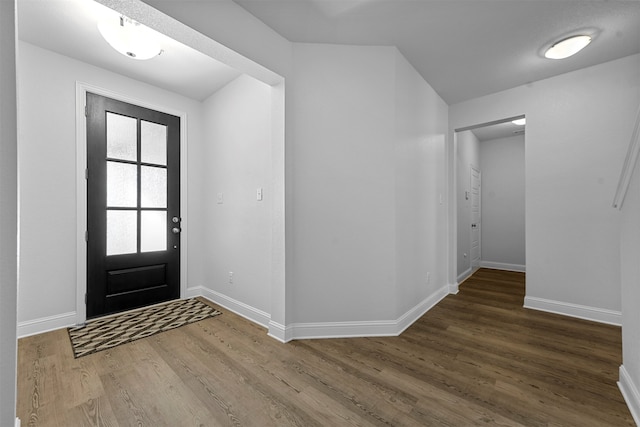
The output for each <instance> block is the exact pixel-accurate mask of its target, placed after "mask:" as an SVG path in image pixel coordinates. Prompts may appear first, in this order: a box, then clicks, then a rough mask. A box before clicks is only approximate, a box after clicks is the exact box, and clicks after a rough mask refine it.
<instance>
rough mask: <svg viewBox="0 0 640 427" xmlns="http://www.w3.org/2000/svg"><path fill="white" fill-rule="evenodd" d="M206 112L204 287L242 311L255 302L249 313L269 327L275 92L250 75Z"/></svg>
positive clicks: (206, 106)
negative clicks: (260, 197)
mask: <svg viewBox="0 0 640 427" xmlns="http://www.w3.org/2000/svg"><path fill="white" fill-rule="evenodd" d="M203 109H204V112H203V118H204V122H205V126H204V135H205V141H204V145H205V146H204V155H203V157H202V159H200V161H201V162H202V165H203V168H204V175H203V179H202V194H201V197H202V199H203V207H204V229H203V231H204V236H203V237H204V242H205V244H204V253H203V261H204V265H203V268H204V281H203V282H202V285H203V286H204V287H205V288H206V289H207V290H210V291H214V292H215V293H216V294H214V295H213V298H214V299H216V300H218V301H220V302H226V303H227V304H229V305H231V307H232V308H233V309H235V310H237V311H240V312H242V310H243V308H242V307H237V306H236V305H234V302H236V303H241V304H243V305H248V306H249V307H251V309H252V310H251V311H250V312H249V313H245V315H247V316H251V315H252V314H254V316H251V318H252V319H254V320H256V321H259V322H261V323H263V324H264V323H265V321H264V320H265V319H264V318H261V317H260V315H262V316H263V317H265V318H266V319H267V320H268V316H269V313H270V311H271V307H270V305H271V280H272V272H271V221H272V197H273V191H272V190H273V187H272V182H271V176H272V171H271V87H270V86H267V85H265V84H264V83H262V82H259V81H257V80H255V79H253V78H251V77H248V76H246V75H243V76H240V77H239V78H237V79H236V80H234V81H233V82H231V83H229V84H228V85H227V86H225V87H224V88H222V89H221V90H220V91H218V92H216V93H215V94H213V95H212V96H211V97H210V98H209V99H207V100H206V101H205V102H204V104H203ZM258 188H262V189H263V200H262V201H258V200H257V197H256V195H257V189H258ZM218 193H222V194H223V199H222V203H221V204H220V203H218V200H217V195H218ZM229 272H233V283H232V284H231V283H229ZM205 295H207V294H206V291H205ZM245 308H247V307H245ZM256 311H257V313H256ZM260 312H262V314H261V313H260ZM256 314H257V316H256Z"/></svg>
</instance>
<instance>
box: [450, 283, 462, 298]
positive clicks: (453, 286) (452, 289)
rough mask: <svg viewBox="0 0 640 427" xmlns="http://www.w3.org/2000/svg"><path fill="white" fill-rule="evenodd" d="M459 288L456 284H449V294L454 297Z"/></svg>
mask: <svg viewBox="0 0 640 427" xmlns="http://www.w3.org/2000/svg"><path fill="white" fill-rule="evenodd" d="M459 287H460V285H459V283H458V282H456V283H451V284H449V293H450V294H453V295H456V294H457V293H458V291H459Z"/></svg>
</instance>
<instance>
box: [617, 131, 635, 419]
mask: <svg viewBox="0 0 640 427" xmlns="http://www.w3.org/2000/svg"><path fill="white" fill-rule="evenodd" d="M627 129H628V131H629V136H631V129H632V128H631V126H629V127H628V128H627ZM620 168H622V163H621V164H620ZM638 218H640V165H638V164H636V167H635V172H634V174H633V176H632V178H631V183H630V185H629V189H628V191H627V197H626V198H625V200H624V204H623V206H622V224H621V226H620V242H621V245H620V255H621V258H622V259H621V280H622V364H623V366H624V368H625V370H626V371H627V374H628V375H629V377H630V379H631V381H632V387H635V390H636V392H637V391H640V262H638V261H639V260H640V226H638ZM626 397H627V398H628V399H635V401H632V402H628V403H629V404H630V405H629V406H630V407H635V408H637V409H640V398H639V397H640V396H638V395H635V396H634V395H633V394H630V395H629V396H626ZM636 416H640V413H636Z"/></svg>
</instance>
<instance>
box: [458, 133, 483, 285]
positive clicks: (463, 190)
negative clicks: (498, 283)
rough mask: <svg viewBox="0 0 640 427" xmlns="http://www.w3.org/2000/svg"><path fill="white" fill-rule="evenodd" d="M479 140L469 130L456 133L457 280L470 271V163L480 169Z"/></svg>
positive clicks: (462, 278) (464, 276)
mask: <svg viewBox="0 0 640 427" xmlns="http://www.w3.org/2000/svg"><path fill="white" fill-rule="evenodd" d="M479 144H480V142H479V141H478V138H476V136H475V135H474V134H473V133H472V132H471V131H469V130H467V131H462V132H458V133H457V134H456V145H457V147H458V150H457V156H456V165H457V169H456V170H457V179H456V185H457V187H456V196H455V197H456V200H457V219H456V221H457V222H456V223H457V224H458V237H457V238H458V245H457V254H458V263H457V273H456V274H457V281H458V282H460V281H462V280H464V279H465V278H466V277H468V276H469V274H470V273H471V165H473V166H474V167H475V168H478V169H479V170H480V148H479ZM467 194H468V196H467Z"/></svg>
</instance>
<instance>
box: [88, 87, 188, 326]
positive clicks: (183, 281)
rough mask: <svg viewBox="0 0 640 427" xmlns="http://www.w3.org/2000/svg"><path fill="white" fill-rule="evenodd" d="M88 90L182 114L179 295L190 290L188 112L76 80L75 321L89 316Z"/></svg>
mask: <svg viewBox="0 0 640 427" xmlns="http://www.w3.org/2000/svg"><path fill="white" fill-rule="evenodd" d="M87 92H91V93H95V94H97V95H102V96H106V97H109V98H112V99H116V100H118V101H123V102H127V103H129V104H135V105H139V106H141V107H144V108H149V109H151V110H156V111H161V112H163V113H167V114H171V115H174V116H178V117H180V216H181V217H182V223H181V228H182V233H180V246H181V247H180V298H184V297H185V295H186V290H187V283H188V281H187V259H188V257H187V249H188V247H189V245H188V238H189V213H188V211H187V207H188V203H187V195H188V193H187V164H188V162H187V138H188V135H187V113H186V112H184V111H179V110H175V109H173V108H170V107H167V106H164V105H157V104H152V103H150V102H148V101H144V100H141V99H137V98H132V97H129V96H127V95H123V94H121V93H118V92H114V91H112V90H109V89H105V88H102V87H98V86H94V85H92V84H89V83H84V82H80V81H76V227H77V228H76V284H77V289H76V324H77V325H81V324H83V323H85V322H86V320H87V305H86V302H85V293H86V292H87V242H86V241H85V231H86V230H87V180H86V179H85V170H86V168H87V124H86V117H85V106H86V99H87Z"/></svg>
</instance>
